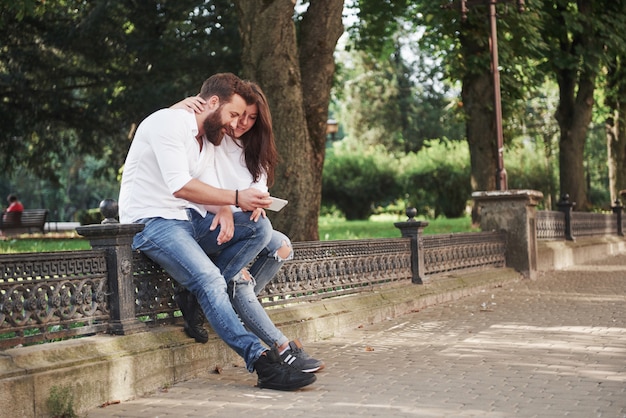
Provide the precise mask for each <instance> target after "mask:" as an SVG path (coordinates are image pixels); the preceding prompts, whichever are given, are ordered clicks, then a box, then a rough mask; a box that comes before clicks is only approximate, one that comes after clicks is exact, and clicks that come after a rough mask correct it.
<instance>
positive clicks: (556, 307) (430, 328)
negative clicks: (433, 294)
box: [88, 255, 626, 418]
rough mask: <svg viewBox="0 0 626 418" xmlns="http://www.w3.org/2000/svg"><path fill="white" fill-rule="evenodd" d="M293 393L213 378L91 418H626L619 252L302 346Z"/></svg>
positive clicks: (624, 278)
mask: <svg viewBox="0 0 626 418" xmlns="http://www.w3.org/2000/svg"><path fill="white" fill-rule="evenodd" d="M306 347H307V351H309V352H310V353H311V354H313V355H315V356H317V357H319V358H322V359H324V360H325V362H326V369H325V370H324V371H322V372H320V373H318V380H317V382H316V383H314V384H313V385H311V386H309V387H308V388H305V389H303V390H300V391H296V392H278V391H272V390H265V389H263V390H262V389H258V388H256V387H255V386H254V385H255V383H256V375H255V374H249V373H248V372H246V370H245V369H244V368H243V367H241V366H235V365H225V366H224V367H223V370H222V371H221V373H220V374H211V375H208V376H207V377H206V378H203V379H194V380H190V381H186V382H181V383H177V384H175V385H174V386H172V387H170V388H168V389H164V390H162V391H160V392H159V393H154V394H152V395H150V396H147V397H145V398H141V399H136V400H133V401H127V402H122V403H119V404H115V405H109V406H107V407H104V408H97V409H94V410H92V411H89V415H88V416H89V417H90V418H101V417H177V418H180V417H213V416H219V417H230V416H233V417H246V416H249V417H255V418H256V417H274V418H276V417H281V416H282V417H285V418H287V417H288V418H293V417H326V418H330V417H349V416H355V417H474V416H475V417H562V416H569V417H584V418H587V417H622V418H623V417H626V255H624V256H618V257H612V258H609V259H606V260H602V261H601V262H597V263H595V264H594V265H586V266H577V267H575V268H572V269H569V270H567V271H557V272H550V273H545V274H541V275H540V277H539V278H538V279H536V280H533V281H530V280H524V281H521V282H517V283H513V284H511V285H507V286H505V287H503V288H497V289H493V290H492V291H490V292H486V293H483V294H480V295H478V296H471V297H467V298H464V299H461V300H459V301H456V302H454V303H452V304H445V305H440V306H434V307H430V308H427V309H424V310H422V311H419V312H414V313H412V314H409V315H405V316H402V317H399V318H395V319H390V320H388V321H385V322H383V323H379V324H374V325H368V324H364V325H363V326H362V327H360V328H358V329H354V330H352V331H350V332H348V333H345V334H343V335H340V336H337V337H334V338H332V339H329V340H325V341H320V342H316V343H310V344H306Z"/></svg>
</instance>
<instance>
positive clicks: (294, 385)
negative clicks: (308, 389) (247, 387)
mask: <svg viewBox="0 0 626 418" xmlns="http://www.w3.org/2000/svg"><path fill="white" fill-rule="evenodd" d="M254 369H255V370H256V374H257V376H258V377H259V378H258V380H257V386H258V387H260V388H264V389H275V390H296V389H300V388H303V387H305V386H307V385H310V384H311V383H313V382H315V380H316V379H317V378H316V376H315V375H314V374H311V373H304V372H301V371H299V370H296V369H294V368H293V367H290V366H288V365H286V364H285V363H283V362H282V360H281V359H280V355H279V354H278V352H277V351H276V348H272V349H271V350H268V351H266V352H265V353H263V355H261V357H259V359H258V360H257V361H256V363H254Z"/></svg>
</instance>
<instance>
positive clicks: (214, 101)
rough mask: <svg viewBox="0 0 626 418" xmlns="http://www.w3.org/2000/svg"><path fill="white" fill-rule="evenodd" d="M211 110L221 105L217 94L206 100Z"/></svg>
mask: <svg viewBox="0 0 626 418" xmlns="http://www.w3.org/2000/svg"><path fill="white" fill-rule="evenodd" d="M206 103H207V107H208V108H209V110H215V109H217V108H218V107H220V98H219V97H217V96H211V97H209V98H208V99H207V101H206Z"/></svg>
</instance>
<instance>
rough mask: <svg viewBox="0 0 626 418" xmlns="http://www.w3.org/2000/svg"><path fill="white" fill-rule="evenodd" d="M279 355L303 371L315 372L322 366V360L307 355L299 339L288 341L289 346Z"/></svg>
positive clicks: (287, 362)
mask: <svg viewBox="0 0 626 418" xmlns="http://www.w3.org/2000/svg"><path fill="white" fill-rule="evenodd" d="M280 357H281V358H282V359H283V361H284V362H285V363H286V364H288V365H290V366H291V367H293V368H294V369H297V370H300V371H303V372H305V373H315V372H316V371H318V370H322V369H323V368H324V362H323V361H321V360H316V359H314V358H313V357H311V356H310V355H308V354H307V353H306V352H305V351H304V349H303V348H302V344H301V343H300V341H299V340H294V341H289V347H288V348H287V349H286V350H285V351H283V352H282V353H281V355H280Z"/></svg>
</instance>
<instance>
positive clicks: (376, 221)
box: [318, 214, 478, 241]
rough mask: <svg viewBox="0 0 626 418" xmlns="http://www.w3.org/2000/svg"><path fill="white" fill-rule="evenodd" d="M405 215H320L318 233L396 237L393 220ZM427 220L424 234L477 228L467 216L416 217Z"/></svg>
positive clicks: (330, 236)
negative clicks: (347, 217) (351, 218)
mask: <svg viewBox="0 0 626 418" xmlns="http://www.w3.org/2000/svg"><path fill="white" fill-rule="evenodd" d="M406 220H407V217H406V216H399V215H390V214H383V215H374V216H371V217H370V219H369V220H366V221H346V220H345V219H343V218H339V217H331V216H322V217H320V219H319V223H318V224H319V229H318V230H319V235H320V240H321V241H331V240H343V239H368V238H398V237H400V230H399V229H398V228H396V227H395V226H394V223H395V222H404V221H406ZM416 220H421V221H426V222H428V226H427V227H426V228H424V234H425V235H429V234H450V233H454V232H474V231H478V228H474V227H472V220H471V218H470V217H469V216H467V217H463V218H456V219H446V218H437V219H434V220H432V219H431V220H426V219H420V218H418V219H416Z"/></svg>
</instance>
